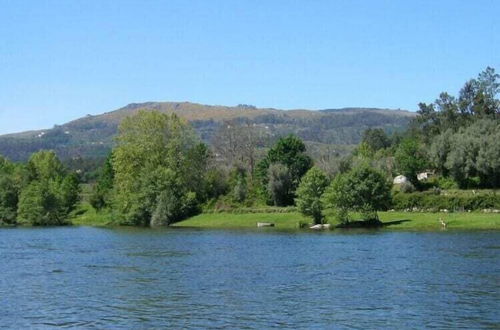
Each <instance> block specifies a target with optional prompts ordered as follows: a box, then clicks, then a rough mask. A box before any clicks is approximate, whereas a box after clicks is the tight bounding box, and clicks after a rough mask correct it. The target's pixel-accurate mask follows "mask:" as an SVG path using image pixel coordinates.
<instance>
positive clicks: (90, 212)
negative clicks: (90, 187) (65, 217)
mask: <svg viewBox="0 0 500 330" xmlns="http://www.w3.org/2000/svg"><path fill="white" fill-rule="evenodd" d="M112 220H113V216H112V214H111V213H109V212H107V211H101V212H97V211H96V210H95V209H94V208H93V207H92V206H91V205H90V204H89V203H88V202H82V203H80V204H79V205H78V207H77V208H76V210H74V211H73V212H72V213H71V214H70V219H69V221H71V223H72V224H73V225H76V226H108V225H110V224H112Z"/></svg>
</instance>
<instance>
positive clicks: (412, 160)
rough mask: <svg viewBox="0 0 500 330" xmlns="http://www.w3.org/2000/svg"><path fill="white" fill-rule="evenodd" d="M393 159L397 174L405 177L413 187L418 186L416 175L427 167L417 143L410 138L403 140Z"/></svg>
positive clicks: (425, 159)
mask: <svg viewBox="0 0 500 330" xmlns="http://www.w3.org/2000/svg"><path fill="white" fill-rule="evenodd" d="M394 157H395V161H396V168H397V170H398V171H399V173H400V174H403V175H404V176H406V177H407V178H408V179H409V180H410V181H411V182H412V183H413V184H414V185H418V184H419V182H418V180H417V174H418V172H420V171H422V170H424V169H425V168H426V167H427V165H428V162H427V155H426V152H425V151H424V150H423V148H422V147H421V146H420V144H419V143H418V141H417V140H415V139H411V138H407V139H405V140H403V141H402V142H401V143H400V144H399V146H398V148H397V150H396V153H395V155H394Z"/></svg>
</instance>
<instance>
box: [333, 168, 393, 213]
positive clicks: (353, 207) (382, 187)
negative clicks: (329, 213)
mask: <svg viewBox="0 0 500 330" xmlns="http://www.w3.org/2000/svg"><path fill="white" fill-rule="evenodd" d="M390 202H391V185H390V183H389V182H388V180H387V178H386V177H385V176H384V175H383V174H382V173H381V172H379V171H377V170H374V169H372V168H370V167H369V166H367V165H361V166H359V167H357V168H354V169H353V170H351V171H349V172H347V173H345V174H339V175H337V176H336V177H335V178H334V180H333V181H332V183H331V184H330V186H329V187H328V188H327V189H326V191H325V193H324V195H323V203H324V205H325V207H330V208H333V209H334V210H335V211H336V212H337V216H338V218H339V220H340V221H341V222H342V223H347V222H348V221H349V217H348V212H349V211H354V212H361V213H362V215H363V217H364V219H365V220H373V221H378V215H377V211H378V210H385V209H387V208H388V206H389V204H390Z"/></svg>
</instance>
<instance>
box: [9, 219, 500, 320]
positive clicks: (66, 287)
mask: <svg viewBox="0 0 500 330" xmlns="http://www.w3.org/2000/svg"><path fill="white" fill-rule="evenodd" d="M499 252H500V232H466V231H457V232H453V231H442V232H384V231H341V232H325V233H310V232H301V231H292V232H283V231H277V230H275V229H265V230H249V231H246V230H199V229H145V228H92V227H61V228H4V229H0V261H1V262H0V327H5V328H28V327H31V328H47V327H75V328H99V329H109V328H167V327H168V328H221V327H225V328H255V329H262V328H273V327H277V328H344V327H353V328H359V329H366V328H371V329H372V328H422V327H436V328H447V327H453V328H456V327H465V328H491V327H500V313H499V308H500V256H499Z"/></svg>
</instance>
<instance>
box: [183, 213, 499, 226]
mask: <svg viewBox="0 0 500 330" xmlns="http://www.w3.org/2000/svg"><path fill="white" fill-rule="evenodd" d="M379 217H380V219H381V220H382V222H383V223H385V224H386V227H384V228H385V230H442V225H441V224H440V223H439V218H442V219H443V220H444V221H445V222H446V223H447V229H481V230H487V229H490V230H491V229H494V230H500V214H491V213H489V214H487V213H410V212H380V213H379ZM353 218H354V219H355V218H356V216H353ZM307 221H310V220H309V219H308V218H305V217H303V216H302V215H300V214H299V213H295V212H292V213H244V214H231V213H207V214H200V215H197V216H195V217H192V218H190V219H187V220H184V221H181V222H178V223H176V224H174V226H175V227H203V228H256V226H257V222H272V223H274V224H275V227H276V228H278V229H294V228H298V227H299V222H307ZM330 222H332V223H333V221H331V220H330Z"/></svg>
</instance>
